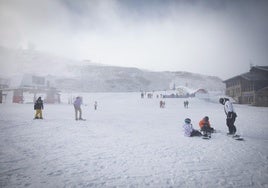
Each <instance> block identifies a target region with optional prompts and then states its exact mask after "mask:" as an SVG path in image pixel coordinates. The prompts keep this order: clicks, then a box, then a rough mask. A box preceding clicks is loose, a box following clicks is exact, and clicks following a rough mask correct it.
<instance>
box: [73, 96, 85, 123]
mask: <svg viewBox="0 0 268 188" xmlns="http://www.w3.org/2000/svg"><path fill="white" fill-rule="evenodd" d="M81 104H82V98H81V97H79V96H78V97H76V99H75V101H74V110H75V120H84V119H83V118H82V109H81ZM78 112H79V119H78V117H77V115H78Z"/></svg>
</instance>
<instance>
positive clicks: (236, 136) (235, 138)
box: [227, 134, 244, 141]
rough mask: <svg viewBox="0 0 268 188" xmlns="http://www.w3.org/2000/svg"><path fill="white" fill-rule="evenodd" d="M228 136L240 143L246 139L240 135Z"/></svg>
mask: <svg viewBox="0 0 268 188" xmlns="http://www.w3.org/2000/svg"><path fill="white" fill-rule="evenodd" d="M227 136H228V137H231V138H233V139H234V140H238V141H243V140H244V138H243V137H242V136H241V135H238V134H236V135H230V134H227Z"/></svg>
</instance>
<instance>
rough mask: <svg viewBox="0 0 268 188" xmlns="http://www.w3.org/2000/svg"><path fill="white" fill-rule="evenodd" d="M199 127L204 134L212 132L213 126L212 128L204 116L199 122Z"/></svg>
mask: <svg viewBox="0 0 268 188" xmlns="http://www.w3.org/2000/svg"><path fill="white" fill-rule="evenodd" d="M199 127H200V129H201V131H202V132H203V133H204V134H208V133H213V132H214V128H212V127H211V126H210V122H209V118H208V116H205V117H204V118H203V119H202V120H201V121H200V122H199Z"/></svg>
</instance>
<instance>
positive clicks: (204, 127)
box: [182, 98, 237, 137]
mask: <svg viewBox="0 0 268 188" xmlns="http://www.w3.org/2000/svg"><path fill="white" fill-rule="evenodd" d="M219 102H220V103H221V104H222V105H224V113H225V114H226V125H227V127H228V130H229V132H228V133H227V134H228V135H235V133H236V127H235V125H234V122H235V119H236V117H237V115H236V112H235V110H234V107H233V104H232V103H231V102H230V100H229V99H228V98H220V99H219ZM182 127H183V130H184V135H185V136H188V137H192V136H202V135H203V136H208V135H210V134H211V133H213V132H214V131H215V130H214V128H213V127H211V125H210V122H209V117H208V116H205V117H204V118H202V119H201V120H200V121H199V127H200V131H199V130H197V129H194V128H193V125H192V124H191V119H190V118H186V119H185V120H184V124H183V126H182Z"/></svg>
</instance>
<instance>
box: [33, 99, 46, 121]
mask: <svg viewBox="0 0 268 188" xmlns="http://www.w3.org/2000/svg"><path fill="white" fill-rule="evenodd" d="M34 109H35V119H43V116H42V110H43V109H44V105H43V101H42V99H41V97H38V99H37V100H36V101H35V103H34Z"/></svg>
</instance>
